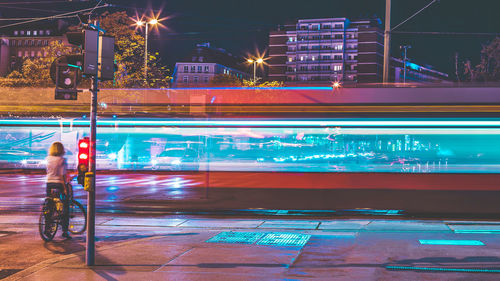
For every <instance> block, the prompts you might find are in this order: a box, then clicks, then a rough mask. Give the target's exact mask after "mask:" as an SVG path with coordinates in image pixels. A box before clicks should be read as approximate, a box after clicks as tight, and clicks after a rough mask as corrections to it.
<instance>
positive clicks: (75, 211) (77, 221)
mask: <svg viewBox="0 0 500 281" xmlns="http://www.w3.org/2000/svg"><path fill="white" fill-rule="evenodd" d="M86 228H87V213H86V212H85V209H84V208H83V206H82V204H80V202H78V201H76V200H73V199H72V200H71V202H70V204H69V226H68V230H69V232H71V233H73V234H81V233H83V232H84V231H85V229H86Z"/></svg>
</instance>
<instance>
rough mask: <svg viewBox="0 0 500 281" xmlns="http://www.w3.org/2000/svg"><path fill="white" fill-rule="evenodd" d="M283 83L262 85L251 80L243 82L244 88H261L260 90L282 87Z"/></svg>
mask: <svg viewBox="0 0 500 281" xmlns="http://www.w3.org/2000/svg"><path fill="white" fill-rule="evenodd" d="M283 85H284V83H283V82H282V81H265V82H263V83H260V84H259V83H258V81H257V83H254V81H253V80H243V86H244V87H262V88H273V87H283Z"/></svg>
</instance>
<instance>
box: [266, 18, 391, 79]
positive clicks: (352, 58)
mask: <svg viewBox="0 0 500 281" xmlns="http://www.w3.org/2000/svg"><path fill="white" fill-rule="evenodd" d="M380 25H381V22H380V20H379V19H367V20H356V21H350V20H349V19H347V18H325V19H303V20H298V21H297V23H296V24H294V25H284V26H281V27H280V28H279V29H278V30H276V31H272V32H271V33H270V35H269V56H270V57H271V59H270V60H269V66H270V67H269V75H268V76H269V79H270V80H278V81H288V82H301V83H302V82H321V81H324V82H325V81H328V82H330V81H344V82H347V81H351V82H375V81H378V80H380V79H381V77H382V65H383V49H384V48H383V30H382V29H381V27H380Z"/></svg>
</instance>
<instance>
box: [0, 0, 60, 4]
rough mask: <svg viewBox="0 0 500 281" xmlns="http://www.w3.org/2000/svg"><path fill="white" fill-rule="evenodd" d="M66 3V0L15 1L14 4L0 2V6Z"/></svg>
mask: <svg viewBox="0 0 500 281" xmlns="http://www.w3.org/2000/svg"><path fill="white" fill-rule="evenodd" d="M65 2H66V3H67V2H68V1H66V0H49V1H16V2H0V5H26V4H51V3H65Z"/></svg>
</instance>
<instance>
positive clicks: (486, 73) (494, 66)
mask: <svg viewBox="0 0 500 281" xmlns="http://www.w3.org/2000/svg"><path fill="white" fill-rule="evenodd" d="M474 76H475V78H476V80H478V81H500V37H496V38H495V39H494V40H493V41H492V42H491V43H490V44H488V45H485V46H483V49H482V50H481V62H480V63H479V64H478V65H477V66H476V69H475V75H474Z"/></svg>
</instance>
